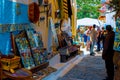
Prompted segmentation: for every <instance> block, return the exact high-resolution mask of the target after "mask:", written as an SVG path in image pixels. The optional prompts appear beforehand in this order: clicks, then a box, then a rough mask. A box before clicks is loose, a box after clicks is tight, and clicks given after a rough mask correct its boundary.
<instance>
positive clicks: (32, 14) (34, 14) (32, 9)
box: [28, 2, 40, 23]
mask: <svg viewBox="0 0 120 80" xmlns="http://www.w3.org/2000/svg"><path fill="white" fill-rule="evenodd" d="M28 16H29V20H30V21H31V22H32V23H36V22H37V21H39V16H40V12H39V6H38V4H37V3H35V2H33V3H31V4H29V10H28Z"/></svg>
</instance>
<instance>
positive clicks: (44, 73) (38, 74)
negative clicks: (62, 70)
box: [33, 67, 57, 80]
mask: <svg viewBox="0 0 120 80" xmlns="http://www.w3.org/2000/svg"><path fill="white" fill-rule="evenodd" d="M55 71H57V69H55V68H53V67H47V68H45V69H42V70H40V71H38V72H36V73H34V74H33V78H34V79H35V80H42V79H43V78H44V77H46V76H48V75H49V74H50V73H52V72H55Z"/></svg>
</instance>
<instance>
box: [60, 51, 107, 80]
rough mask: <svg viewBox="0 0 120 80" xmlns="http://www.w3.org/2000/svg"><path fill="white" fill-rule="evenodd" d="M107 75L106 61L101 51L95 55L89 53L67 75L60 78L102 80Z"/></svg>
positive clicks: (66, 79)
mask: <svg viewBox="0 0 120 80" xmlns="http://www.w3.org/2000/svg"><path fill="white" fill-rule="evenodd" d="M105 76H106V71H105V65H104V61H103V60H102V58H101V54H100V53H99V54H96V55H95V56H90V55H87V56H86V57H84V58H83V60H82V61H81V62H79V63H78V64H77V65H76V66H75V67H74V68H72V69H71V70H70V71H69V72H68V73H67V74H66V75H65V76H63V77H61V78H59V79H58V80H102V79H104V78H105Z"/></svg>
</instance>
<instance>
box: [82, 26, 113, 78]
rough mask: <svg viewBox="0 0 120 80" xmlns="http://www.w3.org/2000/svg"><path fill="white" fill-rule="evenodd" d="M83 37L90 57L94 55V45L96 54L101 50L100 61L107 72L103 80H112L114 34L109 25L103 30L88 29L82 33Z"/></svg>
mask: <svg viewBox="0 0 120 80" xmlns="http://www.w3.org/2000/svg"><path fill="white" fill-rule="evenodd" d="M96 28H97V29H96ZM83 37H84V43H85V45H86V49H87V50H88V49H89V51H90V55H91V56H94V55H95V52H94V46H95V44H96V45H97V49H96V51H97V52H98V51H100V50H101V49H102V59H103V60H104V61H105V67H106V72H107V77H106V78H105V79H104V80H113V79H114V64H113V55H114V50H113V45H114V37H115V33H114V31H113V28H112V27H111V25H106V29H104V27H102V29H100V28H99V27H97V26H96V25H93V26H92V27H88V29H87V30H86V31H85V32H84V35H83ZM101 45H102V46H101Z"/></svg>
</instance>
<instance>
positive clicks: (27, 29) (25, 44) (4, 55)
mask: <svg viewBox="0 0 120 80" xmlns="http://www.w3.org/2000/svg"><path fill="white" fill-rule="evenodd" d="M25 2H26V3H25ZM0 5H2V6H0V8H1V11H2V12H1V13H0V38H1V39H0V42H1V45H0V65H2V66H0V70H2V73H1V71H0V78H10V79H15V80H19V79H24V80H26V79H27V80H28V79H29V80H31V79H33V78H35V79H38V78H39V79H41V78H43V77H44V76H46V75H48V74H50V73H51V72H53V71H55V69H52V68H51V67H48V65H49V60H48V58H47V56H48V52H47V50H46V49H45V48H44V43H43V40H42V36H41V34H40V33H39V32H38V31H37V32H36V30H35V27H34V26H35V25H34V24H35V23H37V22H38V20H39V14H40V12H39V6H38V3H37V2H36V1H33V2H31V3H29V2H27V1H20V0H18V2H14V1H12V0H3V1H0ZM8 12H9V13H8ZM5 13H6V14H5ZM23 17H24V18H23ZM7 64H8V65H7ZM3 76H4V77H3ZM1 80H2V79H1Z"/></svg>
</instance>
